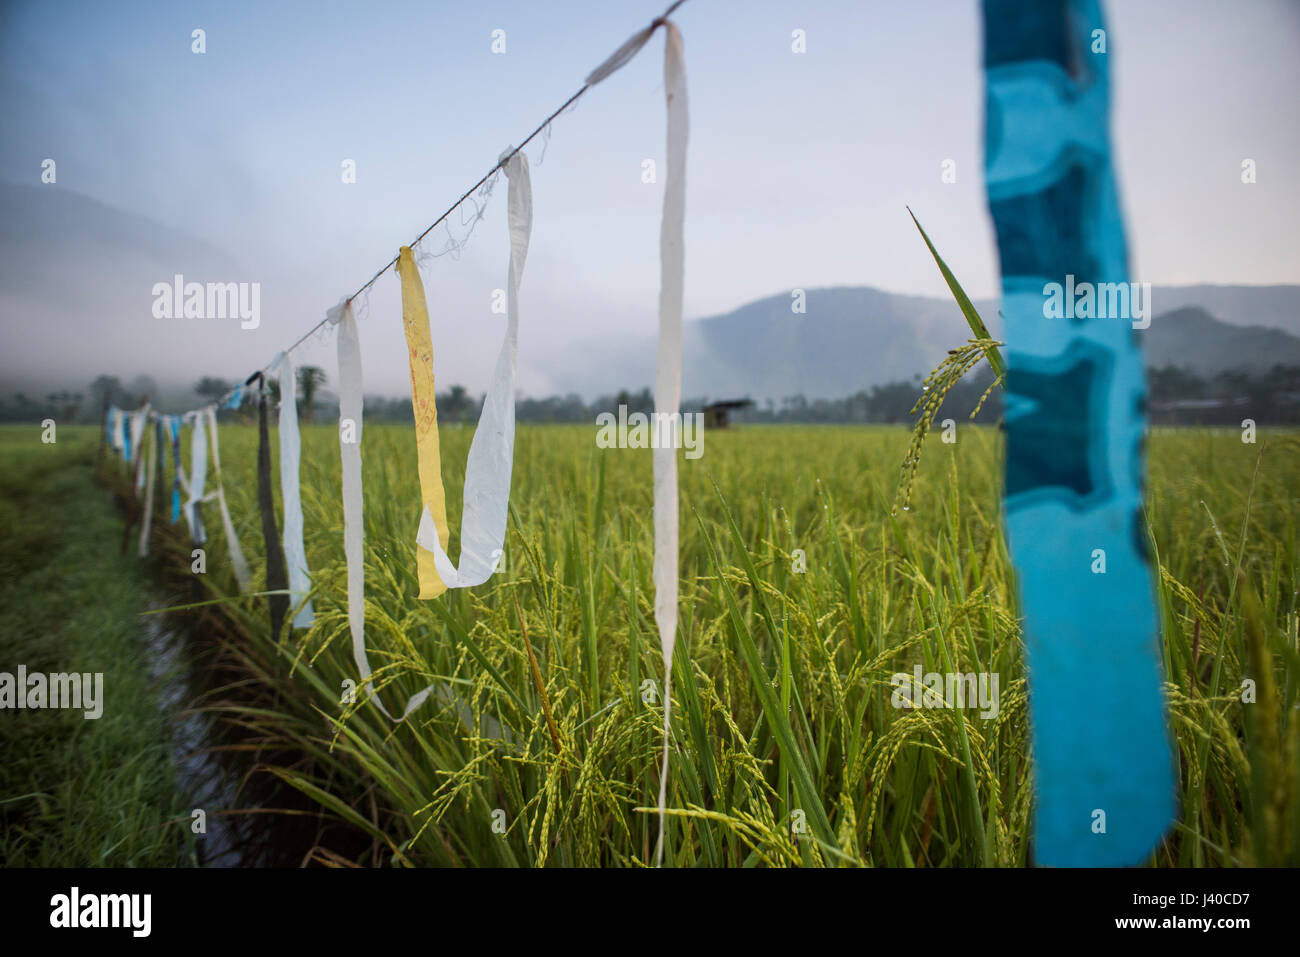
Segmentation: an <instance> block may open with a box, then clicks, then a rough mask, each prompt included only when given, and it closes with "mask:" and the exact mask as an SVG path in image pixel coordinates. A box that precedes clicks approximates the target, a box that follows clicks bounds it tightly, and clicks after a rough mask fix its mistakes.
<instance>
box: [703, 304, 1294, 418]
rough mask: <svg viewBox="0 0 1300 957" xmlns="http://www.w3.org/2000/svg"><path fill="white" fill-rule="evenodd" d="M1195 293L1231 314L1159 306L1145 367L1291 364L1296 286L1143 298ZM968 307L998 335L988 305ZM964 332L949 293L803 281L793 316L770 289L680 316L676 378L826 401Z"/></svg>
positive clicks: (913, 371)
mask: <svg viewBox="0 0 1300 957" xmlns="http://www.w3.org/2000/svg"><path fill="white" fill-rule="evenodd" d="M1194 290H1203V291H1205V293H1206V296H1207V301H1211V302H1217V303H1220V304H1225V303H1226V304H1231V308H1232V309H1233V313H1232V314H1233V316H1234V318H1235V320H1236V321H1235V322H1234V323H1228V322H1225V321H1222V320H1220V319H1219V318H1218V317H1217V316H1215V315H1213V314H1212V312H1211V311H1210V310H1209V309H1208V307H1204V306H1200V305H1190V306H1182V307H1180V308H1176V309H1173V310H1170V311H1161V312H1160V313H1159V314H1157V315H1156V316H1155V318H1154V319H1153V320H1152V322H1151V327H1150V328H1149V329H1147V330H1146V331H1145V332H1144V333H1142V335H1143V338H1144V347H1145V349H1146V363H1147V365H1148V367H1163V366H1167V365H1175V366H1179V367H1183V368H1186V369H1189V370H1191V371H1193V372H1195V373H1197V374H1198V375H1201V376H1213V375H1215V374H1217V373H1218V372H1221V371H1225V370H1229V369H1247V370H1251V371H1255V372H1260V371H1264V370H1267V369H1269V368H1271V367H1272V366H1273V365H1275V364H1283V365H1300V338H1297V337H1296V336H1295V335H1292V334H1291V333H1289V332H1287V331H1284V330H1285V328H1286V327H1288V326H1294V327H1296V328H1297V329H1300V287H1297V286H1267V287H1245V286H1189V287H1185V288H1180V287H1168V288H1166V287H1155V288H1154V289H1153V290H1152V301H1153V303H1154V304H1155V307H1156V309H1157V310H1160V309H1161V307H1162V304H1163V303H1166V302H1180V303H1185V302H1187V301H1189V300H1194V299H1195V295H1194V293H1193V291H1194ZM1248 303H1255V304H1257V305H1258V306H1259V308H1260V311H1261V312H1260V321H1259V322H1256V323H1249V324H1248V320H1249V318H1250V315H1249V314H1248V313H1247V312H1246V311H1244V304H1248ZM976 306H977V308H978V309H979V311H980V314H981V315H982V316H983V317H984V319H985V322H986V323H987V324H988V325H989V328H990V331H991V332H992V333H993V334H994V335H995V336H997V335H1000V334H1001V327H1002V323H1001V320H1000V318H999V316H998V314H997V308H996V305H995V304H993V303H991V302H987V301H985V302H979V303H977V304H976ZM1265 320H1267V321H1265ZM1270 325H1271V326H1274V328H1266V326H1270ZM1278 327H1281V328H1278ZM968 338H970V329H969V328H968V327H967V325H966V322H965V320H964V319H963V318H962V315H961V313H960V311H959V310H958V309H957V306H956V304H955V303H953V302H952V300H950V299H939V298H931V297H925V296H904V295H894V294H892V293H887V292H882V291H881V290H878V289H873V288H870V287H866V286H854V287H837V288H830V289H810V290H807V311H806V313H804V314H802V315H798V314H794V313H792V312H791V298H790V296H789V294H780V295H775V296H769V297H767V298H765V299H760V300H758V301H756V302H751V303H748V304H747V305H744V306H741V307H740V308H739V309H736V310H734V311H733V312H729V313H727V314H725V315H721V316H713V317H710V318H707V319H700V320H697V321H694V322H689V323H687V324H686V329H685V338H684V344H683V348H684V352H685V355H684V372H683V377H684V380H685V381H684V383H683V385H684V389H685V391H686V392H687V393H688V394H691V395H708V396H723V395H750V396H754V397H755V398H774V399H778V400H779V399H781V398H784V397H785V396H789V395H796V394H803V395H805V396H807V397H809V398H835V397H840V396H845V395H851V394H852V393H854V392H857V391H858V390H860V389H866V388H870V387H871V386H873V385H880V384H884V383H886V382H897V381H899V380H906V379H912V378H913V377H915V376H917V375H921V376H924V375H925V374H926V373H928V372H929V371H930V370H931V369H933V368H934V367H935V366H936V365H938V363H939V362H940V361H941V360H942V358H943V356H944V354H945V353H946V352H947V350H949V349H951V348H953V347H954V346H957V345H960V344H961V343H963V342H965V341H966V340H967V339H968Z"/></svg>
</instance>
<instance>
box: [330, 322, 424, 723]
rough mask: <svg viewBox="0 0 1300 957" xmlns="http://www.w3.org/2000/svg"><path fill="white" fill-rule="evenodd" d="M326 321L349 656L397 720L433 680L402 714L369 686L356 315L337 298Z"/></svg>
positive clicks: (420, 696) (419, 697)
mask: <svg viewBox="0 0 1300 957" xmlns="http://www.w3.org/2000/svg"><path fill="white" fill-rule="evenodd" d="M327 318H328V319H329V321H330V322H331V323H332V324H334V325H337V326H338V350H339V455H340V457H341V459H342V465H343V554H344V557H345V558H346V559H347V565H348V629H349V630H350V631H351V632H352V658H353V660H354V661H355V662H356V663H357V672H358V673H359V674H360V676H361V684H362V686H363V687H364V688H365V689H366V695H367V697H372V698H374V702H375V704H376V705H377V706H378V707H379V710H380V711H381V712H383V714H384V716H385V717H386V718H388V719H389V720H390V721H393V720H402V719H404V718H405V717H406V716H407V715H409V714H410V713H411V712H412V711H414V710H415V709H416V708H418V707H419V706H420V705H422V704H423V703H424V701H425V699H426V698H428V697H429V694H430V692H432V691H434V690H435V687H436V686H434V685H429V686H428V687H427V688H424V689H422V690H421V691H418V692H417V693H416V694H414V695H412V696H411V700H410V701H408V702H407V703H406V708H405V709H403V711H402V718H399V719H394V718H393V716H392V715H391V714H389V712H388V709H387V708H385V707H384V703H383V701H381V700H380V699H379V697H378V696H376V695H375V693H374V689H373V688H371V687H370V678H371V675H372V674H374V672H372V671H371V669H370V658H369V656H367V654H366V578H365V561H364V545H365V520H364V512H363V508H364V498H363V495H362V486H361V422H362V414H363V408H364V407H363V400H362V392H361V342H360V340H359V339H358V337H357V320H356V317H355V316H354V315H353V313H352V304H351V303H349V302H344V303H341V304H339V305H337V306H335V307H334V308H333V309H331V310H329V312H328V313H327ZM445 696H446V695H445V694H444V697H445Z"/></svg>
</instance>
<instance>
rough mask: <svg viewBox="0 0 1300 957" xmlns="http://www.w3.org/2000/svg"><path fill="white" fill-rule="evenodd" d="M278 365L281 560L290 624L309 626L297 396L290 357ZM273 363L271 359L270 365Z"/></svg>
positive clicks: (285, 356)
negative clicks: (286, 577)
mask: <svg viewBox="0 0 1300 957" xmlns="http://www.w3.org/2000/svg"><path fill="white" fill-rule="evenodd" d="M276 360H277V362H278V364H279V366H280V497H281V498H282V499H283V500H284V561H285V564H286V565H287V566H288V568H289V593H290V594H289V601H290V603H291V604H292V606H293V607H295V608H297V607H298V606H299V605H301V606H302V607H301V608H298V613H297V614H296V615H294V618H293V627H295V628H310V627H311V623H312V621H313V619H314V617H315V616H314V615H313V614H312V610H311V601H310V600H309V599H308V598H307V593H308V591H309V590H310V589H311V578H310V576H309V575H308V573H307V551H306V549H305V548H304V547H303V542H302V499H301V497H300V493H299V489H298V468H299V460H300V457H301V452H302V450H301V440H300V438H299V436H298V397H297V393H296V390H295V383H294V377H293V361H292V360H291V359H290V358H289V356H288V354H287V353H284V352H281V353H280V354H279V355H278V356H277V357H276ZM274 364H275V363H273V365H274Z"/></svg>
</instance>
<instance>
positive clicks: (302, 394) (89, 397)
mask: <svg viewBox="0 0 1300 957" xmlns="http://www.w3.org/2000/svg"><path fill="white" fill-rule="evenodd" d="M295 374H296V376H297V380H296V383H295V385H296V391H297V401H298V413H299V415H300V416H301V418H302V420H303V421H304V422H307V423H311V422H314V421H322V422H327V421H332V420H333V419H334V418H336V417H337V415H338V403H337V400H336V399H335V398H333V397H332V396H330V395H328V394H326V393H325V392H324V386H326V385H327V384H328V382H329V379H328V376H327V375H326V373H325V371H324V370H323V369H321V368H320V367H318V366H300V367H298V368H297V369H296V370H295ZM992 382H993V373H992V372H991V370H989V369H988V367H987V366H982V367H981V368H980V369H978V370H976V371H975V372H973V373H972V374H971V375H969V376H967V377H966V378H965V379H963V380H962V381H961V382H959V383H957V385H956V386H954V387H953V388H952V389H951V390H950V391H949V392H948V394H947V396H946V397H945V398H944V402H943V404H942V405H941V406H940V409H939V413H938V415H937V416H936V419H937V420H938V421H942V420H943V419H945V418H951V419H955V420H957V421H959V422H960V421H968V420H969V416H970V413H971V410H972V409H974V408H975V407H976V406H977V405H978V404H979V401H980V398H981V396H983V395H984V393H985V392H986V391H988V389H989V387H990V385H992ZM1147 384H1148V402H1147V408H1148V413H1149V415H1150V419H1151V422H1152V423H1153V424H1156V425H1239V424H1240V422H1241V420H1242V419H1243V418H1251V419H1254V420H1255V422H1256V423H1257V424H1260V425H1296V424H1300V366H1281V365H1277V366H1274V367H1273V368H1272V369H1270V370H1268V371H1267V372H1262V373H1251V372H1246V371H1233V372H1222V373H1219V374H1218V375H1216V376H1213V377H1210V378H1205V377H1201V376H1198V375H1196V374H1195V373H1193V372H1190V371H1188V370H1186V369H1181V368H1178V367H1175V366H1167V367H1165V368H1161V369H1153V370H1150V371H1149V372H1148V375H1147ZM234 385H235V383H234V382H231V381H230V380H227V379H222V378H217V377H214V376H204V377H203V378H201V379H199V381H198V382H196V383H195V384H194V386H193V390H192V391H193V394H194V395H196V396H198V397H199V399H200V401H202V402H204V403H207V402H216V401H218V400H220V399H221V398H222V397H223V396H225V395H227V394H228V393H229V392H230V391H231V389H232V388H233V387H234ZM267 386H268V388H269V390H270V393H271V398H272V401H273V403H278V402H279V398H280V396H279V390H280V387H279V382H278V381H277V380H276V379H274V378H268V380H267ZM920 396H921V382H920V377H919V376H916V377H914V378H913V379H911V380H900V381H896V382H890V383H886V384H884V385H875V386H872V387H871V388H870V389H864V390H860V391H858V392H855V393H854V394H853V395H850V396H845V397H843V398H839V399H824V398H811V399H810V398H808V397H807V396H804V395H802V394H796V395H790V396H786V397H784V398H782V399H780V400H779V401H778V400H776V399H765V400H762V401H759V402H755V403H754V404H753V405H751V406H750V407H748V408H743V409H738V410H735V411H733V412H732V414H731V420H732V422H734V423H739V424H743V423H746V422H749V423H825V424H837V423H838V424H849V423H862V424H867V423H880V424H902V423H910V422H912V421H913V419H914V416H913V414H912V408H913V406H915V405H916V402H917V400H918V399H919V398H920ZM177 398H178V399H179V401H181V402H186V401H188V402H189V403H190V405H192V404H193V400H192V398H191V397H190V396H180V397H177ZM728 398H742V397H738V396H737V397H728ZM146 400H148V401H152V402H153V403H154V404H155V405H157V406H159V407H160V408H163V409H164V411H167V408H166V406H167V403H166V401H165V399H164V398H163V397H162V394H161V392H160V390H159V389H158V386H157V384H156V383H155V382H154V381H153V380H152V379H150V378H149V377H148V376H137V377H136V378H134V379H132V380H130V381H129V382H126V383H123V382H122V381H121V380H120V379H119V378H118V377H117V376H109V375H101V376H97V377H96V378H95V380H94V381H93V382H91V383H90V384H89V386H88V387H87V388H86V390H85V391H84V392H69V391H66V390H65V391H59V392H49V393H47V394H46V395H44V396H29V395H27V394H25V393H23V392H17V393H14V394H13V395H11V396H9V397H0V422H39V421H41V420H43V419H47V418H52V419H54V420H55V421H58V422H99V421H101V419H102V416H103V409H104V406H105V403H113V404H115V405H117V406H119V407H121V408H126V409H130V408H138V407H139V406H140V405H141V403H143V402H144V401H146ZM437 403H438V418H439V419H440V420H441V421H443V422H448V423H462V424H472V423H474V422H475V421H477V420H478V415H479V410H480V409H481V407H482V403H483V398H482V396H478V397H475V396H473V395H471V394H470V392H469V390H468V389H466V388H465V387H464V386H461V385H453V386H451V387H450V388H449V389H447V390H446V391H445V392H439V393H438V394H437ZM706 404H707V400H705V399H703V398H698V399H687V400H686V401H684V402H683V403H682V409H683V410H684V411H696V410H699V409H702V408H703V407H704V406H705V405H706ZM190 405H183V406H179V407H178V408H176V409H175V410H173V411H182V410H183V409H184V408H189V407H190ZM620 405H624V406H626V407H627V410H628V412H629V413H632V412H651V411H653V410H654V396H653V395H652V393H651V391H650V389H649V388H648V387H647V388H643V389H641V390H640V391H638V392H631V391H629V390H623V391H620V392H617V393H612V394H610V395H604V396H600V397H599V398H597V399H596V400H595V401H593V402H587V401H585V400H583V398H582V397H581V396H579V395H577V394H576V393H570V394H568V395H552V396H547V397H544V398H529V397H520V398H519V399H517V400H516V403H515V418H516V419H517V420H518V421H520V422H556V423H560V422H571V423H594V422H595V421H596V416H597V415H599V414H600V413H602V412H616V411H617V410H618V407H619V406H620ZM1002 410H1003V404H1002V390H1001V389H994V390H993V391H992V392H991V393H990V394H989V396H988V399H987V401H985V403H984V405H983V407H982V408H981V409H980V412H979V414H978V415H977V416H976V418H975V421H976V422H984V423H994V422H997V421H999V420H1000V419H1001V417H1002ZM365 415H366V420H367V421H375V422H397V423H401V422H413V421H414V416H413V414H412V412H411V401H410V399H409V398H407V397H399V398H387V397H384V396H366V399H365ZM242 417H243V418H244V419H245V420H246V421H251V420H252V408H251V407H250V406H245V407H244V411H243V412H242Z"/></svg>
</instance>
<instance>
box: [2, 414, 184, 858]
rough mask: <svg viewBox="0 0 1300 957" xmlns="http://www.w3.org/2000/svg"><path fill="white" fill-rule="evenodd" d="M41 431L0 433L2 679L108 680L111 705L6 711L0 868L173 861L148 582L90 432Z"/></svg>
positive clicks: (169, 781) (175, 809) (174, 813)
mask: <svg viewBox="0 0 1300 957" xmlns="http://www.w3.org/2000/svg"><path fill="white" fill-rule="evenodd" d="M40 434H41V433H40V429H39V428H37V427H36V426H30V427H14V428H8V427H7V428H4V429H0V461H3V462H4V468H3V469H0V528H3V529H4V544H3V547H2V548H0V622H3V627H0V671H5V672H8V673H10V674H14V673H16V671H17V668H18V665H20V664H22V665H26V666H27V669H28V671H29V673H30V672H46V673H48V672H70V671H78V672H90V673H94V672H103V674H104V691H103V693H104V699H105V700H104V705H103V715H102V717H100V718H98V719H95V720H87V719H85V718H84V717H83V713H82V712H81V711H77V710H53V709H48V710H23V711H16V710H8V709H6V710H4V711H0V753H3V754H4V761H3V763H2V764H0V862H3V864H4V865H5V866H7V867H63V866H81V867H99V866H104V867H124V866H170V865H174V864H175V863H176V862H177V860H178V859H179V854H180V852H181V846H182V843H183V840H182V834H183V831H182V829H181V828H179V827H178V826H176V825H168V824H167V822H168V821H169V820H170V819H173V818H176V817H178V816H181V815H183V814H184V809H183V808H181V807H180V806H179V799H178V797H177V795H176V790H175V787H174V781H173V775H172V770H171V764H170V759H169V754H168V740H169V735H168V728H167V726H166V724H165V721H164V718H163V716H162V713H161V711H160V710H159V708H158V702H157V698H156V693H155V687H154V685H153V682H152V679H151V676H150V662H149V661H148V660H147V658H146V657H145V653H144V648H143V646H142V644H141V641H140V627H139V620H138V618H137V617H136V616H137V615H138V613H139V612H140V611H141V610H142V608H143V598H142V596H143V592H144V587H145V584H146V583H145V581H144V576H143V574H142V571H141V568H140V566H139V563H138V560H137V559H136V558H135V554H134V549H133V548H132V551H131V553H130V555H129V556H123V555H121V554H120V547H121V541H122V519H121V517H120V516H119V515H118V514H117V512H116V510H115V509H114V507H113V504H112V502H111V501H110V500H109V499H108V497H107V495H106V494H105V493H104V491H103V489H102V488H100V487H99V486H97V485H96V484H95V482H94V480H93V477H92V462H93V457H94V453H95V443H96V442H97V440H98V433H97V430H95V429H93V428H81V429H76V428H66V427H64V428H60V429H59V432H58V442H57V443H55V444H51V445H44V444H42V443H41V440H40ZM131 544H132V546H134V542H132V543H131Z"/></svg>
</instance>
